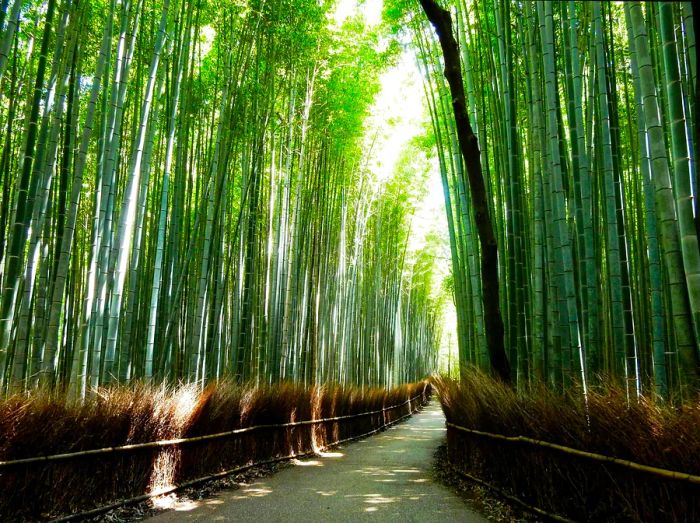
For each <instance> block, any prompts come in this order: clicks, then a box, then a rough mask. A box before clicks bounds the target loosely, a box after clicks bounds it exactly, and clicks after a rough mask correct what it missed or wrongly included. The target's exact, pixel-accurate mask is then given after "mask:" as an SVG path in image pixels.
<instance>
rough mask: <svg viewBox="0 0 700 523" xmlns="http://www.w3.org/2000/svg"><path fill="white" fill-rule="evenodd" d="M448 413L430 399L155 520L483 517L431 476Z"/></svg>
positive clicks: (165, 522) (482, 519) (263, 521)
mask: <svg viewBox="0 0 700 523" xmlns="http://www.w3.org/2000/svg"><path fill="white" fill-rule="evenodd" d="M444 437H445V418H444V417H443V414H442V411H441V410H440V406H439V404H438V403H437V402H435V401H433V402H432V403H431V404H430V405H428V406H427V407H426V408H425V409H424V410H423V411H422V412H420V413H419V414H416V415H415V416H413V417H412V418H410V419H409V420H408V421H405V422H403V423H400V424H398V425H395V426H393V427H391V428H390V429H388V430H387V431H385V432H382V433H380V434H379V435H376V436H373V437H371V438H368V439H365V440H362V441H359V442H355V443H351V444H348V445H345V446H343V447H339V448H338V449H336V450H335V451H333V452H328V453H325V454H324V455H323V456H321V457H319V458H314V459H308V460H304V461H299V462H297V464H296V466H293V467H289V468H286V469H283V470H281V471H280V472H278V473H276V474H274V475H272V476H269V477H267V478H262V479H260V480H258V481H256V482H254V483H252V484H250V485H245V486H242V487H241V488H240V489H238V490H230V491H221V492H219V493H218V494H217V495H216V496H215V497H213V498H210V499H205V500H202V501H199V502H193V503H186V504H185V503H183V504H181V505H180V506H177V507H176V508H175V509H174V510H171V511H169V512H165V513H163V514H160V515H158V516H156V517H154V518H151V519H150V521H152V522H154V523H168V522H189V521H199V522H209V521H236V522H238V521H241V522H248V521H250V522H253V521H254V522H257V523H268V522H294V521H301V522H304V523H316V522H326V521H331V522H333V523H338V522H355V521H377V522H382V523H383V522H391V521H399V522H402V523H404V522H410V521H416V522H418V521H420V522H428V521H436V522H437V521H444V522H457V521H466V522H474V523H476V522H485V521H487V519H486V518H485V517H484V516H481V515H480V514H478V513H476V512H474V511H473V510H472V509H471V508H470V507H469V505H468V504H467V503H466V502H465V501H464V500H462V499H461V498H460V497H459V496H457V495H456V494H455V493H453V492H452V491H450V490H449V489H447V488H446V487H444V486H442V485H440V484H438V483H435V482H434V481H433V480H432V479H431V475H430V469H431V467H432V462H433V453H434V452H435V449H436V448H437V447H438V446H439V445H440V443H441V442H442V441H443V439H444Z"/></svg>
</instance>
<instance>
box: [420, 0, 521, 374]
mask: <svg viewBox="0 0 700 523" xmlns="http://www.w3.org/2000/svg"><path fill="white" fill-rule="evenodd" d="M420 3H421V6H422V7H423V11H425V14H426V16H427V17H428V20H430V22H431V23H432V24H433V26H434V27H435V31H436V32H437V35H438V38H439V39H440V46H441V47H442V54H443V57H444V59H445V78H446V79H447V83H448V84H449V86H450V93H451V95H452V109H453V112H454V117H455V123H456V127H457V139H458V141H459V147H460V149H461V151H462V157H463V158H464V164H465V166H466V168H467V177H468V179H469V188H470V190H471V194H472V203H473V205H474V215H475V218H476V226H477V230H478V233H479V240H480V244H481V281H482V288H483V299H484V319H485V327H486V345H487V347H488V351H489V358H490V360H491V366H492V368H493V370H494V372H495V373H496V375H497V376H498V377H499V378H500V379H502V380H503V381H504V382H506V383H510V382H511V371H510V364H509V362H508V358H507V357H506V352H505V347H504V329H503V318H502V316H501V308H500V303H499V286H498V245H497V243H496V237H495V235H494V232H493V224H492V223H491V218H490V215H489V206H488V198H487V195H486V186H485V184H484V176H483V173H482V170H481V157H480V152H479V144H478V140H477V137H476V135H475V134H474V131H473V130H472V127H471V124H470V123H469V116H468V114H467V107H466V102H465V96H464V84H463V83H462V71H461V65H460V61H459V48H458V45H457V41H456V40H455V37H454V34H453V33H452V19H451V17H450V13H449V12H448V11H446V10H445V9H442V8H441V7H440V6H439V5H438V4H437V3H436V2H435V0H420Z"/></svg>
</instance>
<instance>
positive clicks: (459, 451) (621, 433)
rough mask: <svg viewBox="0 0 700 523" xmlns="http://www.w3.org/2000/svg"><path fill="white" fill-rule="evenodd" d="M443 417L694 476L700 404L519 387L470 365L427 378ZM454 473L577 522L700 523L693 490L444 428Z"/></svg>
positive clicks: (699, 499)
mask: <svg viewBox="0 0 700 523" xmlns="http://www.w3.org/2000/svg"><path fill="white" fill-rule="evenodd" d="M433 384H434V385H435V389H436V391H437V393H438V395H439V397H440V401H441V402H442V406H443V410H444V412H445V416H446V418H447V420H448V421H450V422H452V423H454V424H456V425H461V426H464V427H467V428H470V429H476V430H480V431H484V432H491V433H495V434H502V435H506V436H518V435H521V436H526V437H529V438H532V439H537V440H543V441H548V442H551V443H557V444H560V445H564V446H567V447H572V448H575V449H579V450H583V451H587V452H593V453H598V454H603V455H606V456H611V457H617V458H622V459H626V460H630V461H635V462H638V463H642V464H645V465H650V466H654V467H659V468H664V469H669V470H675V471H679V472H686V473H690V474H696V475H700V403H698V402H696V403H692V404H686V405H683V406H681V407H674V406H670V405H660V404H655V403H654V402H652V401H650V400H648V399H645V398H641V399H640V400H639V401H633V402H628V400H627V398H626V396H625V394H624V391H621V390H619V389H618V388H615V387H612V386H611V387H604V388H601V389H598V390H595V391H591V392H589V393H588V396H587V400H586V401H584V398H583V395H582V394H580V392H578V393H577V392H571V393H569V394H556V393H554V392H551V391H549V390H546V389H545V388H543V387H540V386H535V387H532V388H531V389H530V390H528V391H525V392H523V393H516V392H515V391H514V390H513V389H511V388H510V387H507V386H505V385H503V384H502V383H500V382H497V381H494V380H492V379H491V378H489V377H488V376H485V375H484V374H481V373H479V372H477V371H470V372H469V373H467V374H465V375H464V376H463V377H462V379H461V380H459V381H457V380H452V379H449V378H445V377H438V378H435V379H434V380H433ZM448 455H449V459H450V462H451V463H452V464H453V465H454V466H456V467H457V468H458V469H460V470H463V471H465V472H468V473H470V474H472V475H475V476H477V477H479V478H481V479H483V480H485V481H487V482H489V483H492V484H494V485H496V486H498V487H500V488H501V489H504V490H506V491H508V492H510V493H512V494H513V495H515V496H517V497H519V498H521V499H522V500H523V501H525V502H526V503H529V504H531V505H535V506H538V507H540V508H542V509H544V510H547V511H549V512H553V513H556V514H560V515H562V516H565V517H569V518H571V519H573V520H575V521H596V522H598V521H673V522H680V521H700V487H699V486H697V485H692V484H689V483H684V482H681V481H675V480H668V479H664V478H659V477H655V476H652V475H649V474H645V473H641V472H636V471H632V470H629V469H625V468H623V467H621V466H619V465H613V464H602V463H599V462H594V461H590V460H587V459H584V458H578V457H575V456H572V455H567V454H563V453H559V452H556V451H553V450H549V449H545V448H537V447H534V446H531V445H527V444H521V443H517V444H515V443H512V442H504V441H496V440H493V439H488V438H484V437H480V436H476V435H470V434H465V433H464V432H460V431H457V430H454V429H450V430H448Z"/></svg>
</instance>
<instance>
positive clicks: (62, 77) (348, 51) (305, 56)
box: [0, 0, 439, 395]
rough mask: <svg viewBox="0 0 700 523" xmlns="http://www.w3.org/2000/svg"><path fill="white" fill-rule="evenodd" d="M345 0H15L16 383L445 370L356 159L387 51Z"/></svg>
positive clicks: (9, 210)
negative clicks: (334, 15)
mask: <svg viewBox="0 0 700 523" xmlns="http://www.w3.org/2000/svg"><path fill="white" fill-rule="evenodd" d="M331 4H332V3H327V2H326V3H320V2H309V1H302V0H251V1H242V0H197V1H188V0H162V1H155V0H47V1H45V2H44V1H23V0H14V1H9V0H4V1H3V2H2V13H1V16H2V18H1V19H0V27H2V40H1V42H0V79H1V82H2V84H1V85H0V125H1V126H2V132H1V133H0V140H1V141H2V146H1V150H2V153H1V154H0V188H1V191H2V200H1V202H0V256H1V257H2V258H1V259H0V271H1V272H0V280H1V284H2V285H1V303H0V385H2V389H3V390H5V391H9V392H17V391H22V390H26V389H32V388H35V387H37V386H47V387H59V388H63V389H68V390H69V391H71V393H73V394H75V395H84V394H85V393H86V391H88V390H90V389H91V388H93V387H97V386H102V385H109V384H114V383H125V382H129V381H131V380H134V379H145V380H158V381H168V382H178V381H196V382H200V383H204V382H206V381H208V380H212V379H218V378H222V377H229V378H232V379H236V380H239V381H251V380H252V381H257V382H276V381H280V380H296V381H303V382H306V383H316V382H343V383H352V384H359V385H370V384H371V385H384V386H388V385H391V384H394V383H401V382H406V381H415V380H416V379H419V378H421V377H423V376H424V375H426V374H427V373H429V372H430V371H432V369H433V368H434V367H435V358H436V356H435V350H434V347H435V346H436V343H437V339H438V335H439V332H438V331H439V328H438V325H437V324H436V318H437V311H436V307H435V304H434V303H433V301H432V300H431V298H430V280H429V278H427V277H426V276H425V274H426V271H428V272H429V265H430V264H429V263H428V261H427V259H428V258H426V256H427V255H426V254H422V255H419V257H418V261H417V262H415V263H414V262H411V263H408V262H406V263H405V256H406V242H407V240H408V221H409V216H408V211H407V210H406V209H405V208H404V207H402V205H401V202H402V201H403V200H404V199H405V198H404V196H405V195H404V194H403V191H405V188H403V187H402V186H401V185H398V184H394V185H387V186H386V187H383V188H382V187H380V188H379V189H376V184H374V183H373V182H372V179H371V178H372V175H371V173H368V172H367V170H366V169H365V161H364V160H363V154H362V153H363V121H364V118H365V116H366V114H367V112H368V110H369V107H370V106H371V103H372V101H373V99H374V97H375V95H376V93H377V91H378V89H379V83H378V77H379V74H380V72H381V71H382V70H383V68H385V67H386V64H388V63H390V62H391V59H392V55H393V53H395V49H394V48H393V47H389V48H388V49H386V50H383V51H381V50H378V49H380V47H381V46H379V45H378V38H379V37H378V34H377V32H376V31H372V30H368V29H367V28H365V26H364V25H363V23H362V21H361V20H360V19H355V18H351V19H348V20H347V21H346V22H345V24H344V25H343V27H342V30H339V29H337V28H336V29H334V28H333V27H332V26H331V25H330V24H329V23H328V20H329V12H330V9H331V7H332V5H331ZM421 260H422V261H421ZM426 267H427V268H426ZM414 268H415V270H414Z"/></svg>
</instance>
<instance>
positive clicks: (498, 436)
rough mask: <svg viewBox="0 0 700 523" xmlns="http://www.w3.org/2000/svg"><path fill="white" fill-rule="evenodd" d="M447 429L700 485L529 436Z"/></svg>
mask: <svg viewBox="0 0 700 523" xmlns="http://www.w3.org/2000/svg"><path fill="white" fill-rule="evenodd" d="M445 424H446V425H447V427H449V428H453V429H455V430H458V431H460V432H465V433H467V434H474V435H476V436H481V437H485V438H490V439H494V440H499V441H506V442H510V443H526V444H528V445H533V446H536V447H543V448H548V449H552V450H556V451H558V452H562V453H564V454H569V455H571V456H578V457H580V458H585V459H590V460H593V461H598V462H603V463H613V464H615V465H619V466H621V467H625V468H628V469H631V470H637V471H640V472H645V473H647V474H651V475H654V476H659V477H662V478H665V479H673V480H678V481H686V482H688V483H693V484H695V485H700V476H697V475H694V474H689V473H687V472H678V471H675V470H668V469H663V468H660V467H652V466H651V465H644V464H642V463H637V462H635V461H630V460H627V459H621V458H614V457H612V456H606V455H604V454H598V453H595V452H586V451H585V450H579V449H575V448H572V447H566V446H564V445H559V444H557V443H551V442H549V441H542V440H538V439H534V438H528V437H527V436H504V435H503V434H494V433H492V432H484V431H481V430H476V429H470V428H467V427H462V426H461V425H456V424H454V423H450V422H449V421H448V422H446V423H445Z"/></svg>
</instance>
